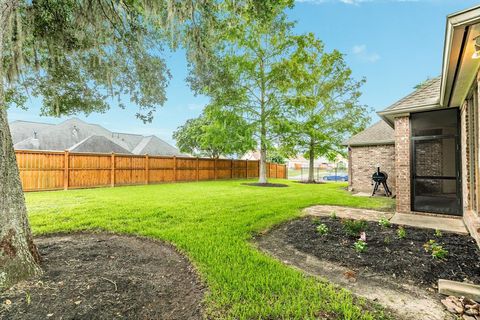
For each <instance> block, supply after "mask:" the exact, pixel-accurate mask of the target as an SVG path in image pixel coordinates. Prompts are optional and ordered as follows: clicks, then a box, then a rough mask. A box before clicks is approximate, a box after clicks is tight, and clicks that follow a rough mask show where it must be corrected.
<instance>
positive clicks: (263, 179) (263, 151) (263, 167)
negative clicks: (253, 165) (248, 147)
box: [258, 145, 268, 183]
mask: <svg viewBox="0 0 480 320" xmlns="http://www.w3.org/2000/svg"><path fill="white" fill-rule="evenodd" d="M258 183H268V179H267V148H266V147H265V146H264V145H262V146H261V147H260V175H259V177H258Z"/></svg>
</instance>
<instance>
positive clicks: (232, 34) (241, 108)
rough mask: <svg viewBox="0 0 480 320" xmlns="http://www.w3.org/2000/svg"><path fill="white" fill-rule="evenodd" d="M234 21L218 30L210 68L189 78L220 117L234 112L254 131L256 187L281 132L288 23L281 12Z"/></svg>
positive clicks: (264, 177)
mask: <svg viewBox="0 0 480 320" xmlns="http://www.w3.org/2000/svg"><path fill="white" fill-rule="evenodd" d="M237 19H238V21H239V22H238V24H236V25H231V24H228V23H226V24H225V25H224V27H223V28H219V29H218V32H217V34H216V37H217V41H216V43H217V46H216V47H215V50H214V53H215V56H214V57H212V59H213V61H212V64H211V66H212V68H210V69H209V70H208V72H206V73H197V74H194V75H193V76H192V77H191V79H190V80H191V83H192V87H193V88H195V89H196V90H197V91H198V92H200V93H203V94H206V95H208V96H209V97H210V98H211V100H212V102H211V104H212V105H213V106H215V108H216V110H217V111H218V112H219V113H222V112H231V113H234V114H237V115H239V116H240V117H242V118H243V119H245V121H246V122H247V123H248V124H249V125H250V126H251V127H252V128H253V134H254V137H255V139H256V141H257V143H258V148H259V149H260V177H259V183H266V182H267V168H266V161H267V150H268V149H269V147H270V146H271V145H272V144H274V142H276V139H277V138H278V137H279V133H281V132H282V130H283V129H284V126H283V124H284V123H285V117H286V115H287V114H286V111H287V109H286V105H285V103H284V102H285V101H284V97H283V93H282V91H281V90H280V87H281V86H280V83H282V82H283V81H284V78H285V68H284V66H285V61H286V60H288V56H289V54H291V53H292V52H293V44H294V43H293V42H292V41H291V28H292V24H291V23H289V22H287V21H286V17H285V15H284V14H283V13H282V12H281V11H277V12H275V11H274V12H273V14H272V15H271V16H268V17H266V18H264V19H257V20H252V19H251V16H250V15H246V14H244V15H241V14H240V15H237ZM246 134H248V133H246Z"/></svg>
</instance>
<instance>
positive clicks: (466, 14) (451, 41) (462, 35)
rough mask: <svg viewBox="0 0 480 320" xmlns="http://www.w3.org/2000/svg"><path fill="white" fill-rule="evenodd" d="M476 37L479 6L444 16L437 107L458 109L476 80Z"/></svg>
mask: <svg viewBox="0 0 480 320" xmlns="http://www.w3.org/2000/svg"><path fill="white" fill-rule="evenodd" d="M478 36H480V6H477V7H474V8H471V9H468V10H465V11H462V12H459V13H455V14H453V15H450V16H448V18H447V28H446V33H445V47H444V54H443V56H444V58H443V71H442V84H441V94H440V105H441V106H442V107H458V106H460V105H461V104H462V103H463V101H464V100H465V98H466V97H467V95H468V93H469V90H470V88H471V86H472V84H473V82H474V80H475V78H476V75H477V72H478V68H479V66H480V59H473V58H472V55H473V53H474V52H475V46H474V42H475V38H476V37H478Z"/></svg>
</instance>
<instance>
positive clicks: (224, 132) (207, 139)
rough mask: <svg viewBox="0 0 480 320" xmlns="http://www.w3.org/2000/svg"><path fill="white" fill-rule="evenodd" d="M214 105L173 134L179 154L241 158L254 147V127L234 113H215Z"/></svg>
mask: <svg viewBox="0 0 480 320" xmlns="http://www.w3.org/2000/svg"><path fill="white" fill-rule="evenodd" d="M213 109H214V108H212V107H211V106H207V108H206V109H205V111H204V112H203V113H202V114H201V115H200V116H199V117H197V118H194V119H190V120H188V121H187V122H186V123H185V124H184V125H183V126H180V127H179V128H178V129H177V130H176V131H175V132H174V134H173V138H174V139H175V140H176V142H177V147H178V148H179V149H180V151H182V152H185V153H189V154H192V155H194V156H201V157H210V158H219V157H221V156H224V157H229V156H237V157H238V156H242V155H243V154H244V153H246V152H247V151H250V150H253V149H254V148H255V141H254V140H253V138H252V128H251V126H249V125H248V123H247V122H246V121H245V120H244V119H243V118H241V117H239V116H238V115H236V114H235V113H232V112H215V110H213Z"/></svg>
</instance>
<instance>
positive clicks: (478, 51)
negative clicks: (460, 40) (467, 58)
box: [472, 36, 480, 59]
mask: <svg viewBox="0 0 480 320" xmlns="http://www.w3.org/2000/svg"><path fill="white" fill-rule="evenodd" d="M473 40H474V41H475V43H474V48H475V52H474V53H473V55H472V59H480V36H478V37H476V38H475V39H473Z"/></svg>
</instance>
